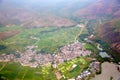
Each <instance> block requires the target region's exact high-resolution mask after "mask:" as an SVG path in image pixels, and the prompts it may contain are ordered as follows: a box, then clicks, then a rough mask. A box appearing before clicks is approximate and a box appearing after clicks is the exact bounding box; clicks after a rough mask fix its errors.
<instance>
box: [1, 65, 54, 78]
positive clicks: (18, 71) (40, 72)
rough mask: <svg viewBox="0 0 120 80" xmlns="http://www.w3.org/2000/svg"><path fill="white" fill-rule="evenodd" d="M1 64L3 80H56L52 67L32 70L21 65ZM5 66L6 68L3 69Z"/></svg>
mask: <svg viewBox="0 0 120 80" xmlns="http://www.w3.org/2000/svg"><path fill="white" fill-rule="evenodd" d="M4 64H6V63H0V70H1V71H0V78H1V80H33V79H34V80H56V77H55V75H54V72H53V70H52V67H51V65H47V66H43V67H39V68H30V67H23V66H21V65H20V64H19V63H7V64H6V65H5V66H4ZM3 66H4V68H2V67H3Z"/></svg>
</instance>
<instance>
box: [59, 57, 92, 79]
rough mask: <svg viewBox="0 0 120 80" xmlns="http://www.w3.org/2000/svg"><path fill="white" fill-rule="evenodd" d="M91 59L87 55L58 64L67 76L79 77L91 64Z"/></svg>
mask: <svg viewBox="0 0 120 80" xmlns="http://www.w3.org/2000/svg"><path fill="white" fill-rule="evenodd" d="M90 61H91V60H90V59H87V58H85V57H80V58H75V59H73V60H71V61H68V62H65V63H62V64H59V65H58V70H59V71H60V72H61V73H62V74H63V75H64V76H65V77H66V78H67V79H69V78H73V77H77V76H78V75H79V74H80V73H81V72H82V71H83V70H85V69H86V68H87V67H88V66H89V62H90ZM74 64H76V65H77V66H76V67H75V68H74V69H73V70H71V69H72V66H73V65H74Z"/></svg>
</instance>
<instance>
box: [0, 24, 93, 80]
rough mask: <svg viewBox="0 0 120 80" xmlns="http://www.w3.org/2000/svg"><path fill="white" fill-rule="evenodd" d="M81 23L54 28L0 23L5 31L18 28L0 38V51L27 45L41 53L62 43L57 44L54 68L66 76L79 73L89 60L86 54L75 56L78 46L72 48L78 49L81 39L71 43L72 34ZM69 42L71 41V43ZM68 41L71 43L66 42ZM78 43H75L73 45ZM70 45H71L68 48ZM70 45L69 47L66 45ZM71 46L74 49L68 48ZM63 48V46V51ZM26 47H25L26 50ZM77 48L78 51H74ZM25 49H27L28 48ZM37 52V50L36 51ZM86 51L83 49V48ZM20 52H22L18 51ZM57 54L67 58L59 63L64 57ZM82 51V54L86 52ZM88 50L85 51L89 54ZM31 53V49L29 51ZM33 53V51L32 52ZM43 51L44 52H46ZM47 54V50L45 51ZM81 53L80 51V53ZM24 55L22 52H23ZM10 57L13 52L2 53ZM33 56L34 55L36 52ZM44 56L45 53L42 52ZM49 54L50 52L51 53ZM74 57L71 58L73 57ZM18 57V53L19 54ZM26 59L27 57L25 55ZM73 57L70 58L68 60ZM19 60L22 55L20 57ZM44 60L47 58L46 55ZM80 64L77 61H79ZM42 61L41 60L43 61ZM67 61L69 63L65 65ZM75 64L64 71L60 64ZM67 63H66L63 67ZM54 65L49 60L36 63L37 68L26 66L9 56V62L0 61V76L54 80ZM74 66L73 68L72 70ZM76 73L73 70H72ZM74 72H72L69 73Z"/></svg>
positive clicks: (4, 77) (51, 51)
mask: <svg viewBox="0 0 120 80" xmlns="http://www.w3.org/2000/svg"><path fill="white" fill-rule="evenodd" d="M81 29H82V28H81V27H78V26H73V27H67V28H65V27H62V28H56V27H42V28H29V29H27V28H23V27H19V26H12V27H0V31H1V32H7V31H13V30H19V31H20V33H18V34H16V35H14V36H11V37H8V38H6V39H4V40H0V44H1V46H2V48H1V49H0V50H1V51H0V53H1V54H3V53H4V54H5V53H6V54H11V53H13V54H16V52H25V50H26V49H27V48H26V47H27V46H28V45H30V46H36V47H35V49H36V50H38V51H40V53H42V54H43V55H44V54H46V53H50V54H53V53H57V52H58V51H59V49H60V48H61V47H62V46H65V45H66V46H65V47H63V48H61V51H63V52H62V53H60V54H57V55H58V58H57V57H56V61H57V60H58V61H59V63H60V64H59V63H56V61H55V63H56V64H57V65H58V64H59V65H58V66H57V67H58V68H56V69H57V71H58V72H60V73H61V75H65V77H66V78H72V77H75V76H77V75H78V74H80V72H81V71H83V70H84V69H85V68H87V67H88V64H89V61H88V60H87V58H86V57H84V58H83V57H79V58H76V57H77V56H81V55H82V54H83V53H82V52H84V51H82V50H76V49H75V48H76V47H78V49H79V48H80V49H82V44H81V43H77V42H76V43H74V41H76V40H75V38H76V36H78V34H79V33H80V32H81V33H82V31H81ZM71 43H73V44H71ZM69 44H71V45H69ZM77 45H78V46H77ZM70 46H71V48H70ZM67 47H68V48H70V49H69V50H68V49H67ZM72 48H73V50H74V49H75V50H74V52H73V51H71V49H72ZM64 50H66V52H69V53H66V52H65V51H64ZM28 51H29V50H28ZM77 51H78V52H81V51H82V52H81V53H80V54H78V53H76V52H77ZM72 52H73V53H75V54H74V56H71V55H70V54H72ZM28 53H29V52H28ZM38 53H39V52H38ZM85 53H86V52H85ZM89 53H90V54H91V52H89V51H88V52H87V54H89ZM21 54H23V55H24V53H21ZM61 54H65V55H66V56H68V58H67V57H65V60H67V59H68V61H69V60H70V61H69V62H65V63H63V61H65V60H64V58H63V60H62V62H61V59H62V58H61V59H59V57H62V55H61ZM87 54H85V55H87ZM90 54H89V55H90ZM29 55H31V53H29ZM34 55H35V54H34ZM46 55H47V54H46ZM48 55H49V54H48ZM83 55H84V54H83ZM24 56H25V55H24ZM12 57H13V59H12V60H14V59H15V58H14V56H9V57H6V58H7V59H11V58H12ZM18 57H19V56H18ZM36 57H37V56H36ZM45 57H46V58H47V56H45ZM51 57H52V56H51ZM74 58H75V59H74ZM21 59H22V57H21ZM26 59H28V58H27V57H26ZM72 59H73V60H72ZM22 60H23V59H22ZM46 60H47V59H46ZM79 63H80V64H81V65H80V64H79ZM43 64H44V63H43ZM68 64H69V65H68ZM74 64H77V65H78V66H77V67H76V69H75V70H73V71H70V70H68V71H66V73H67V74H65V72H64V71H63V70H62V69H61V68H62V67H64V66H63V65H66V68H68V67H69V69H70V67H71V66H72V65H74ZM67 65H68V67H67ZM56 69H54V68H53V67H52V65H51V64H47V65H45V66H39V67H37V68H30V67H29V65H28V67H25V66H22V65H21V64H19V63H13V62H12V61H11V60H10V61H9V62H1V63H0V76H1V78H2V79H3V80H6V79H10V80H29V79H35V80H46V79H47V80H56V78H57V75H56V73H55V71H56ZM76 70H77V72H76ZM76 73H77V74H76ZM72 74H74V75H72Z"/></svg>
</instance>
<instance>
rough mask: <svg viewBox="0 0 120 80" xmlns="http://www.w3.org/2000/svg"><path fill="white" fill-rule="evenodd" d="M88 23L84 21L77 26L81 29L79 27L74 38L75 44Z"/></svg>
mask: <svg viewBox="0 0 120 80" xmlns="http://www.w3.org/2000/svg"><path fill="white" fill-rule="evenodd" d="M87 23H88V21H86V22H85V23H84V24H79V25H80V26H81V27H80V31H79V33H78V34H77V35H76V37H75V42H76V41H77V39H78V37H79V36H80V35H81V34H82V31H83V30H84V28H85V27H86V25H87Z"/></svg>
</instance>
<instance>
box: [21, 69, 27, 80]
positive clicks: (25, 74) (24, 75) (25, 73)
mask: <svg viewBox="0 0 120 80" xmlns="http://www.w3.org/2000/svg"><path fill="white" fill-rule="evenodd" d="M27 71H28V70H26V71H25V73H24V74H23V76H22V79H21V80H24V77H25V75H26V74H27Z"/></svg>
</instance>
